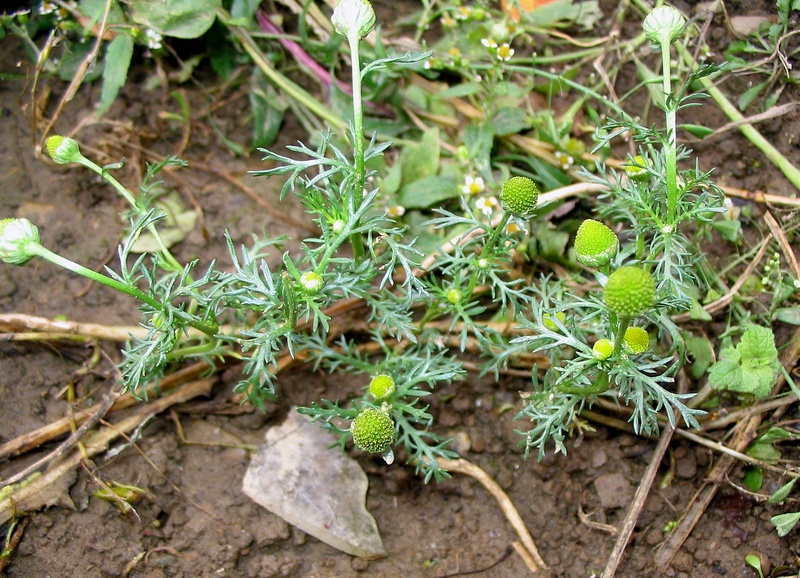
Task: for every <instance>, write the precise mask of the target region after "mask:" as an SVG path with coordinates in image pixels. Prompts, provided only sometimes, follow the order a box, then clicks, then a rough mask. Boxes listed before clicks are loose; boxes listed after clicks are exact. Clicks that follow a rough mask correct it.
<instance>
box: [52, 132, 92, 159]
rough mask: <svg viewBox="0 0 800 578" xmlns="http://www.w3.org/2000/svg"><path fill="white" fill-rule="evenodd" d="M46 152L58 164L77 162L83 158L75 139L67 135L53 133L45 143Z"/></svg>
mask: <svg viewBox="0 0 800 578" xmlns="http://www.w3.org/2000/svg"><path fill="white" fill-rule="evenodd" d="M45 148H47V154H49V155H50V158H51V159H53V160H54V161H55V162H57V163H58V164H60V165H68V164H69V163H77V162H78V161H79V160H81V159H82V158H83V155H82V154H81V149H80V147H79V146H78V143H77V142H76V141H75V139H72V138H69V137H67V136H61V135H57V134H56V135H53V136H51V137H50V138H48V139H47V142H46V143H45Z"/></svg>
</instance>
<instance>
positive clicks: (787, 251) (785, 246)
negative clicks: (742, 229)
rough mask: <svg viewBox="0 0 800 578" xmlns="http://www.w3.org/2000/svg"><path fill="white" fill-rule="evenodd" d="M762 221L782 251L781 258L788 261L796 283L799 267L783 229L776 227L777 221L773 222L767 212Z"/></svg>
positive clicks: (799, 277)
mask: <svg viewBox="0 0 800 578" xmlns="http://www.w3.org/2000/svg"><path fill="white" fill-rule="evenodd" d="M764 220H765V221H766V222H767V227H769V232H770V233H772V236H773V237H775V240H776V241H778V245H780V248H781V251H783V256H784V257H786V261H788V263H789V267H791V268H792V272H793V273H794V279H795V281H797V280H798V279H800V265H798V263H797V257H795V256H794V251H793V250H792V246H791V245H790V244H789V239H787V238H786V233H784V232H783V229H781V227H780V225H778V221H776V220H775V217H773V216H772V213H770V212H769V211H767V213H766V214H765V215H764Z"/></svg>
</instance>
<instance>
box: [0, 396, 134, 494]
mask: <svg viewBox="0 0 800 578" xmlns="http://www.w3.org/2000/svg"><path fill="white" fill-rule="evenodd" d="M118 397H119V394H118V393H113V392H109V393H108V395H106V397H105V399H104V400H103V401H102V402H100V403H99V404H98V405H99V407H97V406H95V407H97V411H95V412H94V413H92V414H91V415H90V416H89V417H88V418H87V419H86V421H84V422H83V424H82V425H81V426H80V427H79V428H78V429H76V430H75V431H74V432H73V434H72V435H71V436H69V437H68V438H67V439H66V440H64V442H63V443H62V444H61V445H59V446H58V447H57V448H56V449H55V450H53V451H52V452H50V453H49V454H47V455H46V456H44V457H43V458H41V459H38V460H36V461H35V462H34V463H32V464H31V465H29V466H28V467H27V468H25V469H24V470H22V471H20V472H17V473H16V474H14V475H13V476H9V477H8V478H6V479H5V480H3V481H2V483H0V488H4V487H6V486H8V485H10V484H16V483H17V482H19V481H20V480H23V479H25V478H27V477H28V476H29V475H31V474H32V473H33V472H36V471H38V470H39V469H41V468H42V467H43V466H45V465H46V464H48V463H50V462H52V461H55V460H56V459H58V458H60V457H61V456H63V455H64V454H66V453H67V452H68V451H69V450H71V449H72V448H74V447H75V446H76V445H77V444H78V442H80V441H81V439H82V438H83V436H85V435H86V432H87V431H89V430H90V429H91V428H93V427H94V426H95V425H97V423H99V422H100V420H102V419H103V417H104V416H105V415H106V413H108V410H110V409H111V406H113V405H114V402H115V401H117V398H118ZM67 419H69V418H67Z"/></svg>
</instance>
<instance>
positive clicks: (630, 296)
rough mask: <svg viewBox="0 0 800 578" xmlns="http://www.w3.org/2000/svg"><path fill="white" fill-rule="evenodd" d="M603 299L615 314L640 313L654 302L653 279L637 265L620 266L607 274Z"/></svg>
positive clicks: (630, 314)
mask: <svg viewBox="0 0 800 578" xmlns="http://www.w3.org/2000/svg"><path fill="white" fill-rule="evenodd" d="M604 299H605V302H606V305H607V306H608V308H609V309H610V310H611V311H613V312H614V313H616V314H617V315H624V316H627V317H634V316H636V315H641V314H643V313H645V312H647V310H648V309H650V308H652V307H653V305H655V303H656V282H655V279H653V276H652V275H651V274H650V273H649V272H648V271H646V270H644V269H641V268H639V267H620V268H619V269H617V270H616V271H614V272H613V273H612V274H611V275H610V276H609V278H608V282H607V283H606V288H605V293H604Z"/></svg>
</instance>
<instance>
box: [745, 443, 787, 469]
mask: <svg viewBox="0 0 800 578" xmlns="http://www.w3.org/2000/svg"><path fill="white" fill-rule="evenodd" d="M745 453H746V454H747V455H748V456H750V457H751V458H755V459H757V460H761V461H762V462H767V463H768V464H774V463H775V462H777V461H778V460H779V459H781V455H783V454H781V450H779V449H778V448H776V447H775V446H774V445H773V444H771V443H766V442H753V443H752V444H750V447H748V448H747V451H746V452H745Z"/></svg>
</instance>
